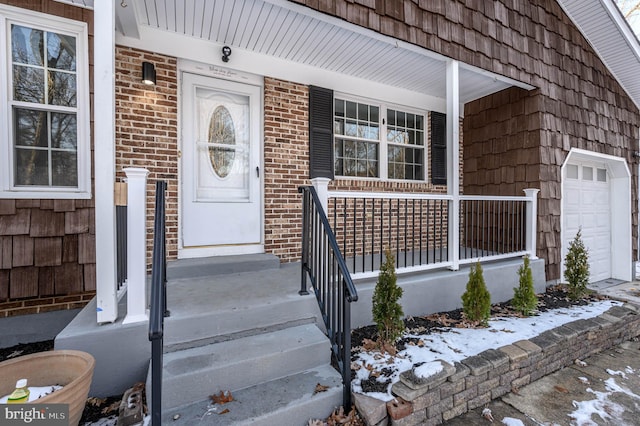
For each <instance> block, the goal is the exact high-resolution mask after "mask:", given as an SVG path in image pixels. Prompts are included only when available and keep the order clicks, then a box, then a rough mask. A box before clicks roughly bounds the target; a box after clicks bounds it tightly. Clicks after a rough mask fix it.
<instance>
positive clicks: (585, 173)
mask: <svg viewBox="0 0 640 426" xmlns="http://www.w3.org/2000/svg"><path fill="white" fill-rule="evenodd" d="M582 180H593V167H587V166H584V167H582Z"/></svg>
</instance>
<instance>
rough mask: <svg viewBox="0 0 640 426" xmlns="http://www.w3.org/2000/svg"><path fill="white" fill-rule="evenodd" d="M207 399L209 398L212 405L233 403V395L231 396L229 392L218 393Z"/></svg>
mask: <svg viewBox="0 0 640 426" xmlns="http://www.w3.org/2000/svg"><path fill="white" fill-rule="evenodd" d="M209 398H211V400H212V401H213V403H214V404H220V405H222V404H226V403H228V402H231V401H233V395H231V392H229V391H226V392H224V391H220V394H219V395H218V394H213V395H211V396H209ZM220 414H222V413H220Z"/></svg>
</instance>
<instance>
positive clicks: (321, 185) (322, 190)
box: [311, 177, 331, 215]
mask: <svg viewBox="0 0 640 426" xmlns="http://www.w3.org/2000/svg"><path fill="white" fill-rule="evenodd" d="M329 182H331V179H329V178H323V177H317V178H313V179H311V184H312V185H313V187H314V188H315V189H316V194H317V195H318V199H319V200H320V205H321V206H322V209H323V210H324V214H326V215H328V214H329V211H328V206H329Z"/></svg>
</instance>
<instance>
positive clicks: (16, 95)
mask: <svg viewBox="0 0 640 426" xmlns="http://www.w3.org/2000/svg"><path fill="white" fill-rule="evenodd" d="M13 99H14V100H16V101H21V102H33V103H37V104H42V103H44V70H43V69H40V68H31V67H25V66H21V65H14V66H13Z"/></svg>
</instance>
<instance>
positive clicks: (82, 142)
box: [0, 6, 91, 198]
mask: <svg viewBox="0 0 640 426" xmlns="http://www.w3.org/2000/svg"><path fill="white" fill-rule="evenodd" d="M0 30H1V31H0V42H1V45H2V52H1V53H0V65H1V66H2V67H3V69H4V70H5V71H6V72H3V73H1V75H0V80H1V83H2V88H3V89H2V91H0V94H1V101H2V106H1V107H0V108H1V109H2V111H3V114H2V120H4V126H3V127H4V129H5V130H4V132H5V133H4V135H3V137H2V139H1V140H0V149H1V150H2V155H0V166H1V168H2V170H3V171H2V172H1V173H0V197H2V198H89V197H90V196H91V175H90V137H89V116H90V115H89V93H88V91H89V90H88V87H89V84H88V68H89V67H88V58H87V52H88V42H87V25H86V24H85V23H84V22H77V21H72V20H68V19H63V18H59V17H56V16H51V15H45V14H42V13H37V12H32V11H27V10H24V9H18V8H12V7H6V6H2V7H0Z"/></svg>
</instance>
